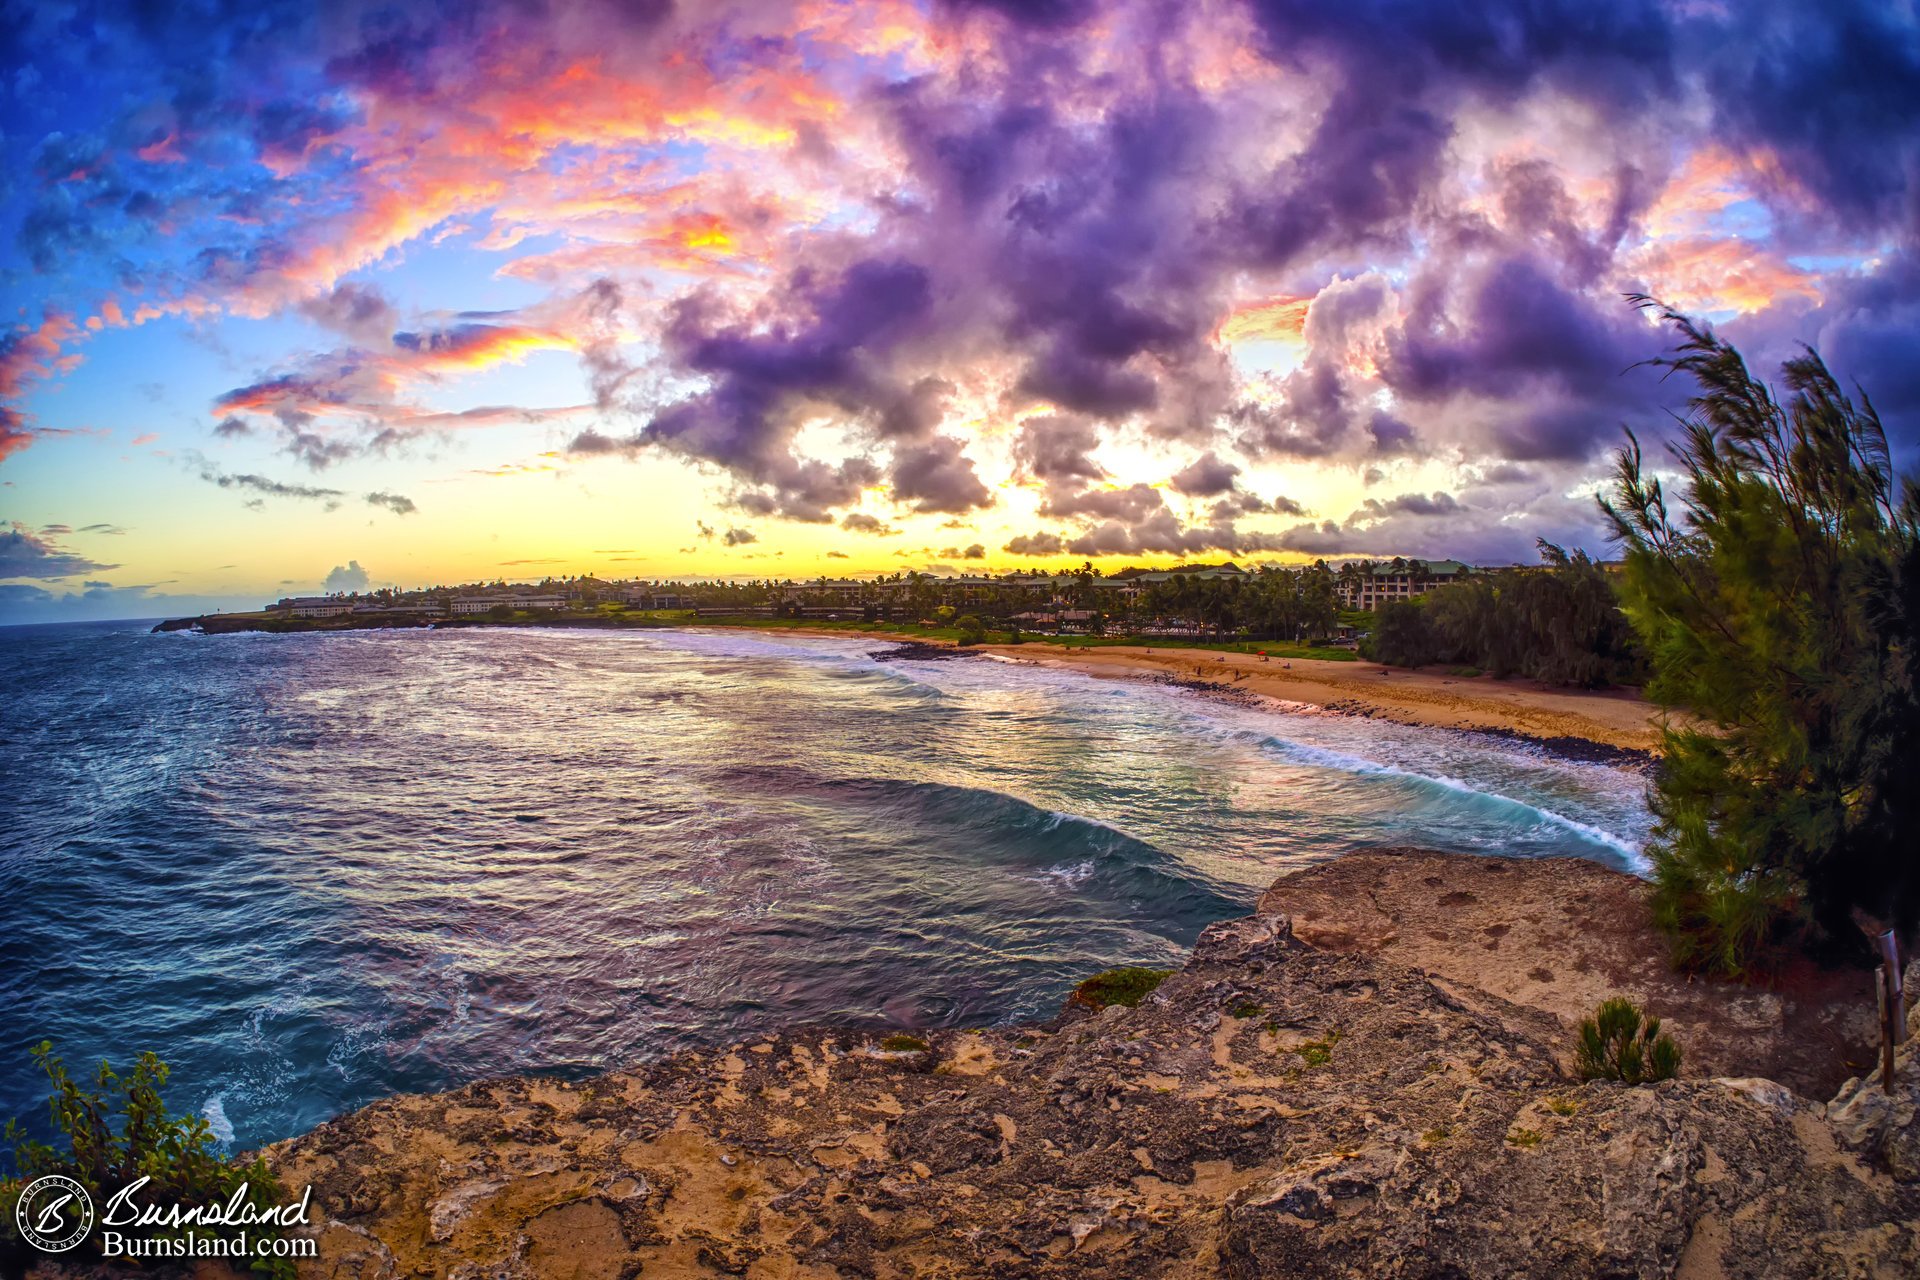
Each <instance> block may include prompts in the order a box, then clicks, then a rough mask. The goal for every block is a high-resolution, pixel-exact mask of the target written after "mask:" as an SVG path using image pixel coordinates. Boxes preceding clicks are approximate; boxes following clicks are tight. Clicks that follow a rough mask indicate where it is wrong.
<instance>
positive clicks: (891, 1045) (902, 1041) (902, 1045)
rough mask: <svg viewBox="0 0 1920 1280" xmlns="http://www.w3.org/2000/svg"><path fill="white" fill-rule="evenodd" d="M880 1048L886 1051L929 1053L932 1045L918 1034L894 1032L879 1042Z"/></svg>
mask: <svg viewBox="0 0 1920 1280" xmlns="http://www.w3.org/2000/svg"><path fill="white" fill-rule="evenodd" d="M880 1048H881V1049H882V1050H883V1051H884V1052H886V1053H931V1052H932V1046H930V1045H929V1044H928V1043H927V1042H926V1041H925V1040H922V1039H921V1038H920V1037H919V1036H910V1035H907V1034H905V1033H896V1034H894V1035H890V1036H888V1037H887V1038H886V1039H884V1040H882V1041H881V1042H880Z"/></svg>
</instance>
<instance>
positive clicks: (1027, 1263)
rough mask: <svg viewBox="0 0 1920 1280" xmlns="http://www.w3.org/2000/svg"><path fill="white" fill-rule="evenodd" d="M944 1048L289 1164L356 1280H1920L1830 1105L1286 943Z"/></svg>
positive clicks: (352, 1124) (1210, 961)
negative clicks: (1568, 1070) (1098, 1004)
mask: <svg viewBox="0 0 1920 1280" xmlns="http://www.w3.org/2000/svg"><path fill="white" fill-rule="evenodd" d="M1510 865H1513V867H1514V870H1515V871H1516V872H1520V873H1521V874H1523V875H1529V876H1537V875H1550V874H1553V873H1554V871H1555V869H1554V868H1552V867H1542V866H1538V865H1534V866H1528V864H1510ZM1547 962H1548V963H1551V961H1547ZM917 1034H918V1035H920V1036H921V1037H922V1038H923V1039H924V1040H925V1041H926V1042H927V1044H928V1046H929V1047H928V1050H927V1051H926V1052H924V1053H922V1052H919V1051H915V1052H910V1053H907V1052H894V1053H886V1052H883V1051H881V1050H880V1047H879V1039H880V1037H879V1036H875V1035H868V1034H863V1033H859V1032H847V1031H833V1030H816V1029H803V1030H795V1031H790V1032H787V1033H783V1034H779V1035H770V1036H766V1037H764V1038H761V1039H759V1040H755V1041H750V1042H747V1043H744V1044H741V1045H738V1046H736V1047H734V1048H732V1049H730V1050H727V1051H724V1052H719V1053H709V1054H684V1055H681V1056H678V1057H675V1058H673V1059H670V1060H667V1061H664V1062H661V1063H658V1064H655V1065H652V1066H647V1067H643V1068H640V1069H637V1070H632V1071H625V1072H619V1073H616V1074H612V1075H608V1076H604V1077H601V1078H599V1079H596V1080H593V1081H591V1082H588V1083H585V1084H578V1085H569V1084H565V1083H559V1082H554V1081H548V1080H537V1079H513V1080H501V1081H492V1082H486V1083H481V1084H476V1085H472V1086H469V1087H467V1088H464V1089H460V1090H457V1091H454V1092H452V1093H446V1094H439V1095H434V1096H423V1097H398V1098H392V1099H389V1100H386V1101H384V1102H380V1103H377V1104H375V1105H373V1106H370V1107H367V1108H365V1109H363V1110H361V1111H358V1112H355V1113H353V1114H351V1115H348V1116H344V1117H342V1118H340V1119H338V1120H335V1121H332V1122H330V1123H328V1124H325V1125H322V1126H321V1127H320V1128H318V1129H316V1130H314V1131H313V1132H312V1133H309V1134H307V1135H305V1136H304V1137H301V1138H299V1139H296V1140H293V1141H290V1142H287V1143H283V1144H280V1145H279V1146H277V1147H275V1148H271V1149H269V1151H268V1153H267V1155H268V1158H269V1160H270V1162H271V1163H272V1164H273V1165H274V1166H275V1167H276V1168H277V1169H278V1170H279V1172H280V1173H281V1175H282V1176H283V1177H284V1178H285V1179H286V1180H287V1181H288V1182H289V1183H291V1184H292V1185H294V1186H296V1187H297V1186H300V1185H302V1184H306V1183H309V1182H310V1183H312V1184H313V1187H314V1200H315V1203H316V1204H318V1205H319V1206H321V1207H322V1208H323V1210H324V1211H325V1212H326V1214H327V1215H328V1219H327V1221H326V1223H325V1224H324V1226H323V1227H322V1229H321V1230H322V1239H321V1249H320V1252H321V1260H320V1262H319V1263H317V1264H309V1265H308V1270H309V1272H310V1273H312V1274H316V1275H330V1276H343V1277H344V1276H365V1277H376V1276H408V1275H440V1276H473V1277H478V1276H490V1277H495V1276H497V1277H511V1276H567V1277H608V1278H609V1280H611V1278H612V1277H618V1276H631V1275H642V1276H649V1275H671V1276H690V1275H699V1276H720V1275H740V1276H750V1277H831V1276H847V1277H851V1276H861V1277H965V1276H981V1277H988V1276H991V1277H1017V1276H1033V1277H1047V1276H1086V1277H1093V1276H1099V1277H1111V1276H1167V1277H1180V1276H1229V1277H1258V1276H1276V1277H1278V1276H1285V1277H1317V1276H1408V1277H1411V1276H1428V1277H1483V1276H1484V1277H1496V1276H1540V1277H1548V1276H1552V1277H1581V1276H1593V1277H1600V1276H1606V1277H1629V1276H1631V1277H1653V1276H1726V1277H1742V1276H1750V1277H1769V1278H1774V1277H1800V1276H1822V1277H1824V1276H1835V1277H1839V1276H1881V1275H1885V1276H1894V1275H1916V1274H1920V1225H1916V1224H1920V1185H1916V1184H1913V1183H1909V1182H1902V1181H1899V1180H1898V1179H1896V1178H1895V1177H1894V1176H1892V1174H1891V1173H1889V1172H1888V1171H1887V1169H1886V1168H1884V1167H1883V1166H1882V1165H1881V1164H1878V1163H1876V1159H1877V1158H1878V1157H1877V1156H1876V1155H1875V1154H1874V1153H1871V1152H1867V1153H1861V1152H1856V1151H1854V1150H1852V1149H1850V1148H1849V1147H1847V1146H1846V1145H1844V1144H1843V1143H1842V1142H1841V1141H1840V1140H1839V1139H1838V1137H1837V1136H1836V1130H1835V1128H1834V1126H1833V1125H1832V1124H1830V1123H1829V1122H1828V1120H1827V1119H1826V1117H1825V1109H1824V1108H1823V1107H1822V1106H1821V1105H1820V1104H1819V1103H1817V1102H1811V1101H1808V1100H1807V1099H1805V1098H1803V1097H1802V1096H1801V1095H1799V1094H1797V1093H1795V1092H1794V1091H1793V1090H1791V1089H1788V1088H1786V1087H1784V1086H1782V1085H1780V1084H1778V1083H1775V1082H1773V1081H1770V1080H1765V1079H1758V1078H1691V1079H1681V1080H1675V1081H1669V1082H1666V1083H1664V1084H1660V1085H1656V1086H1648V1087H1639V1088H1627V1087H1624V1086H1620V1085H1615V1084H1607V1083H1591V1084H1579V1083H1576V1082H1574V1081H1572V1080H1571V1079H1569V1078H1568V1077H1567V1075H1566V1074H1565V1072H1564V1069H1563V1067H1562V1065H1561V1063H1560V1059H1561V1056H1562V1054H1563V1053H1564V1051H1565V1048H1566V1029H1565V1025H1564V1023H1563V1021H1562V1020H1561V1018H1560V1017H1559V1016H1558V1015H1556V1014H1555V1013H1554V1012H1552V1011H1550V1010H1547V1009H1543V1008H1537V1007H1534V1008H1530V1007H1527V1006H1526V1005H1524V1004H1521V1003H1517V1002H1515V1001H1512V1000H1509V999H1505V998H1503V997H1502V996H1501V995H1498V994H1495V993H1493V992H1491V991H1488V990H1486V989H1485V988H1484V987H1480V986H1474V985H1472V984H1469V983H1466V982H1463V981H1459V980H1457V979H1449V978H1445V977H1437V976H1434V975H1432V974H1429V973H1428V972H1425V971H1423V970H1421V969H1420V968H1416V967H1414V966H1411V965H1409V964H1405V963H1399V962H1397V961H1396V960H1394V959H1391V958H1389V957H1388V956H1387V955H1386V954H1372V953H1368V952H1366V951H1364V950H1359V949H1349V950H1334V949H1329V948H1326V947H1317V946H1312V945H1308V944H1307V943H1306V942H1303V941H1302V940H1301V939H1300V938H1299V937H1297V936H1295V930H1294V929H1293V927H1292V923H1291V921H1290V919H1289V917H1288V916H1287V915H1285V914H1281V913H1277V912H1265V913H1262V914H1259V915H1255V916H1252V917H1248V918H1246V919H1243V920H1238V921H1232V922H1227V923H1223V924H1220V925H1216V926H1215V927H1213V928H1211V929H1209V930H1208V931H1207V932H1206V934H1205V935H1204V936H1203V937H1202V938H1201V940H1200V942H1199V944H1198V945H1197V946H1196V948H1195V950H1194V953H1193V955H1192V958H1191V959H1190V961H1189V962H1188V964H1187V965H1186V967H1185V968H1184V969H1183V970H1182V971H1180V972H1179V973H1177V974H1175V975H1173V976H1172V977H1170V978H1169V979H1167V980H1166V982H1164V983H1163V984H1162V985H1161V986H1160V987H1159V989H1158V990H1156V991H1155V992H1153V994H1151V995H1149V996H1148V997H1147V998H1146V999H1144V1000H1143V1001H1142V1002H1141V1003H1140V1004H1139V1005H1138V1006H1137V1007H1135V1008H1121V1007H1112V1008H1108V1009H1105V1010H1103V1011H1099V1012H1092V1011H1086V1010H1083V1009H1077V1008H1072V1007H1070V1008H1069V1011H1068V1012H1066V1013H1063V1014H1062V1015H1061V1017H1060V1018H1059V1019H1057V1020H1056V1021H1055V1022H1053V1023H1051V1024H1049V1025H1047V1026H1044V1027H1033V1028H1010V1029H1004V1030H990V1031H941V1032H924V1031H923V1032H919V1033H917Z"/></svg>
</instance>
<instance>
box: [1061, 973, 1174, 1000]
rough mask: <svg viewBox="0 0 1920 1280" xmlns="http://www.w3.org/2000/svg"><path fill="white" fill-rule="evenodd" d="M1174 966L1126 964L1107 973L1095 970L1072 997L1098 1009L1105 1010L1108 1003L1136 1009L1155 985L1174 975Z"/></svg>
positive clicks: (1074, 991)
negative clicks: (1168, 967)
mask: <svg viewBox="0 0 1920 1280" xmlns="http://www.w3.org/2000/svg"><path fill="white" fill-rule="evenodd" d="M1172 974H1173V970H1171V969H1142V968H1140V967H1138V966H1135V965H1126V966H1123V967H1121V968H1118V969H1108V970H1107V971H1106V972H1105V973H1096V974H1094V975H1093V976H1092V977H1091V978H1088V979H1087V980H1086V981H1085V982H1083V983H1081V984H1080V985H1079V986H1077V987H1075V988H1074V989H1073V999H1074V1002H1075V1003H1077V1004H1083V1005H1088V1006H1090V1007H1092V1008H1095V1009H1104V1008H1106V1007H1107V1006H1108V1005H1115V1004H1117V1005H1124V1006H1125V1007H1126V1008H1129V1009H1131V1008H1133V1007H1134V1006H1135V1005H1137V1004H1139V1003H1140V1002H1141V1001H1142V1000H1144V999H1146V998H1147V997H1148V996H1150V995H1152V994H1153V991H1154V988H1156V987H1158V986H1159V985H1160V984H1161V983H1163V982H1165V981H1166V980H1167V979H1168V978H1169V977H1170V976H1172Z"/></svg>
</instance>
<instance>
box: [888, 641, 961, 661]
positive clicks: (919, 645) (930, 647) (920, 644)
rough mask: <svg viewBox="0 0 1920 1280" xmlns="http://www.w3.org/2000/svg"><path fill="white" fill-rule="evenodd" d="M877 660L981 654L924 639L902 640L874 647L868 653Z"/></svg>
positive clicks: (946, 657)
mask: <svg viewBox="0 0 1920 1280" xmlns="http://www.w3.org/2000/svg"><path fill="white" fill-rule="evenodd" d="M867 656H868V657H869V658H872V659H873V660H874V661H875V662H951V661H953V660H954V659H956V658H977V657H979V656H980V655H979V654H977V653H975V652H974V651H973V650H971V649H962V648H959V647H958V646H956V645H950V644H929V643H927V642H926V641H924V640H902V641H901V642H900V643H899V644H895V645H889V646H888V647H886V648H885V649H873V650H869V651H868V653H867Z"/></svg>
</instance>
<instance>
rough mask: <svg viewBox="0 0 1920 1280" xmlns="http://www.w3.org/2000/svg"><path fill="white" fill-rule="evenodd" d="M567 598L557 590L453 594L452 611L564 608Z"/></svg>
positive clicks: (479, 611)
mask: <svg viewBox="0 0 1920 1280" xmlns="http://www.w3.org/2000/svg"><path fill="white" fill-rule="evenodd" d="M566 607H567V598H566V597H565V596H563V595H561V594H560V593H559V592H557V591H542V592H532V593H528V594H526V595H487V596H455V597H454V598H453V612H454V613H455V614H476V613H491V612H492V611H493V610H495V609H500V608H507V609H564V608H566Z"/></svg>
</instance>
